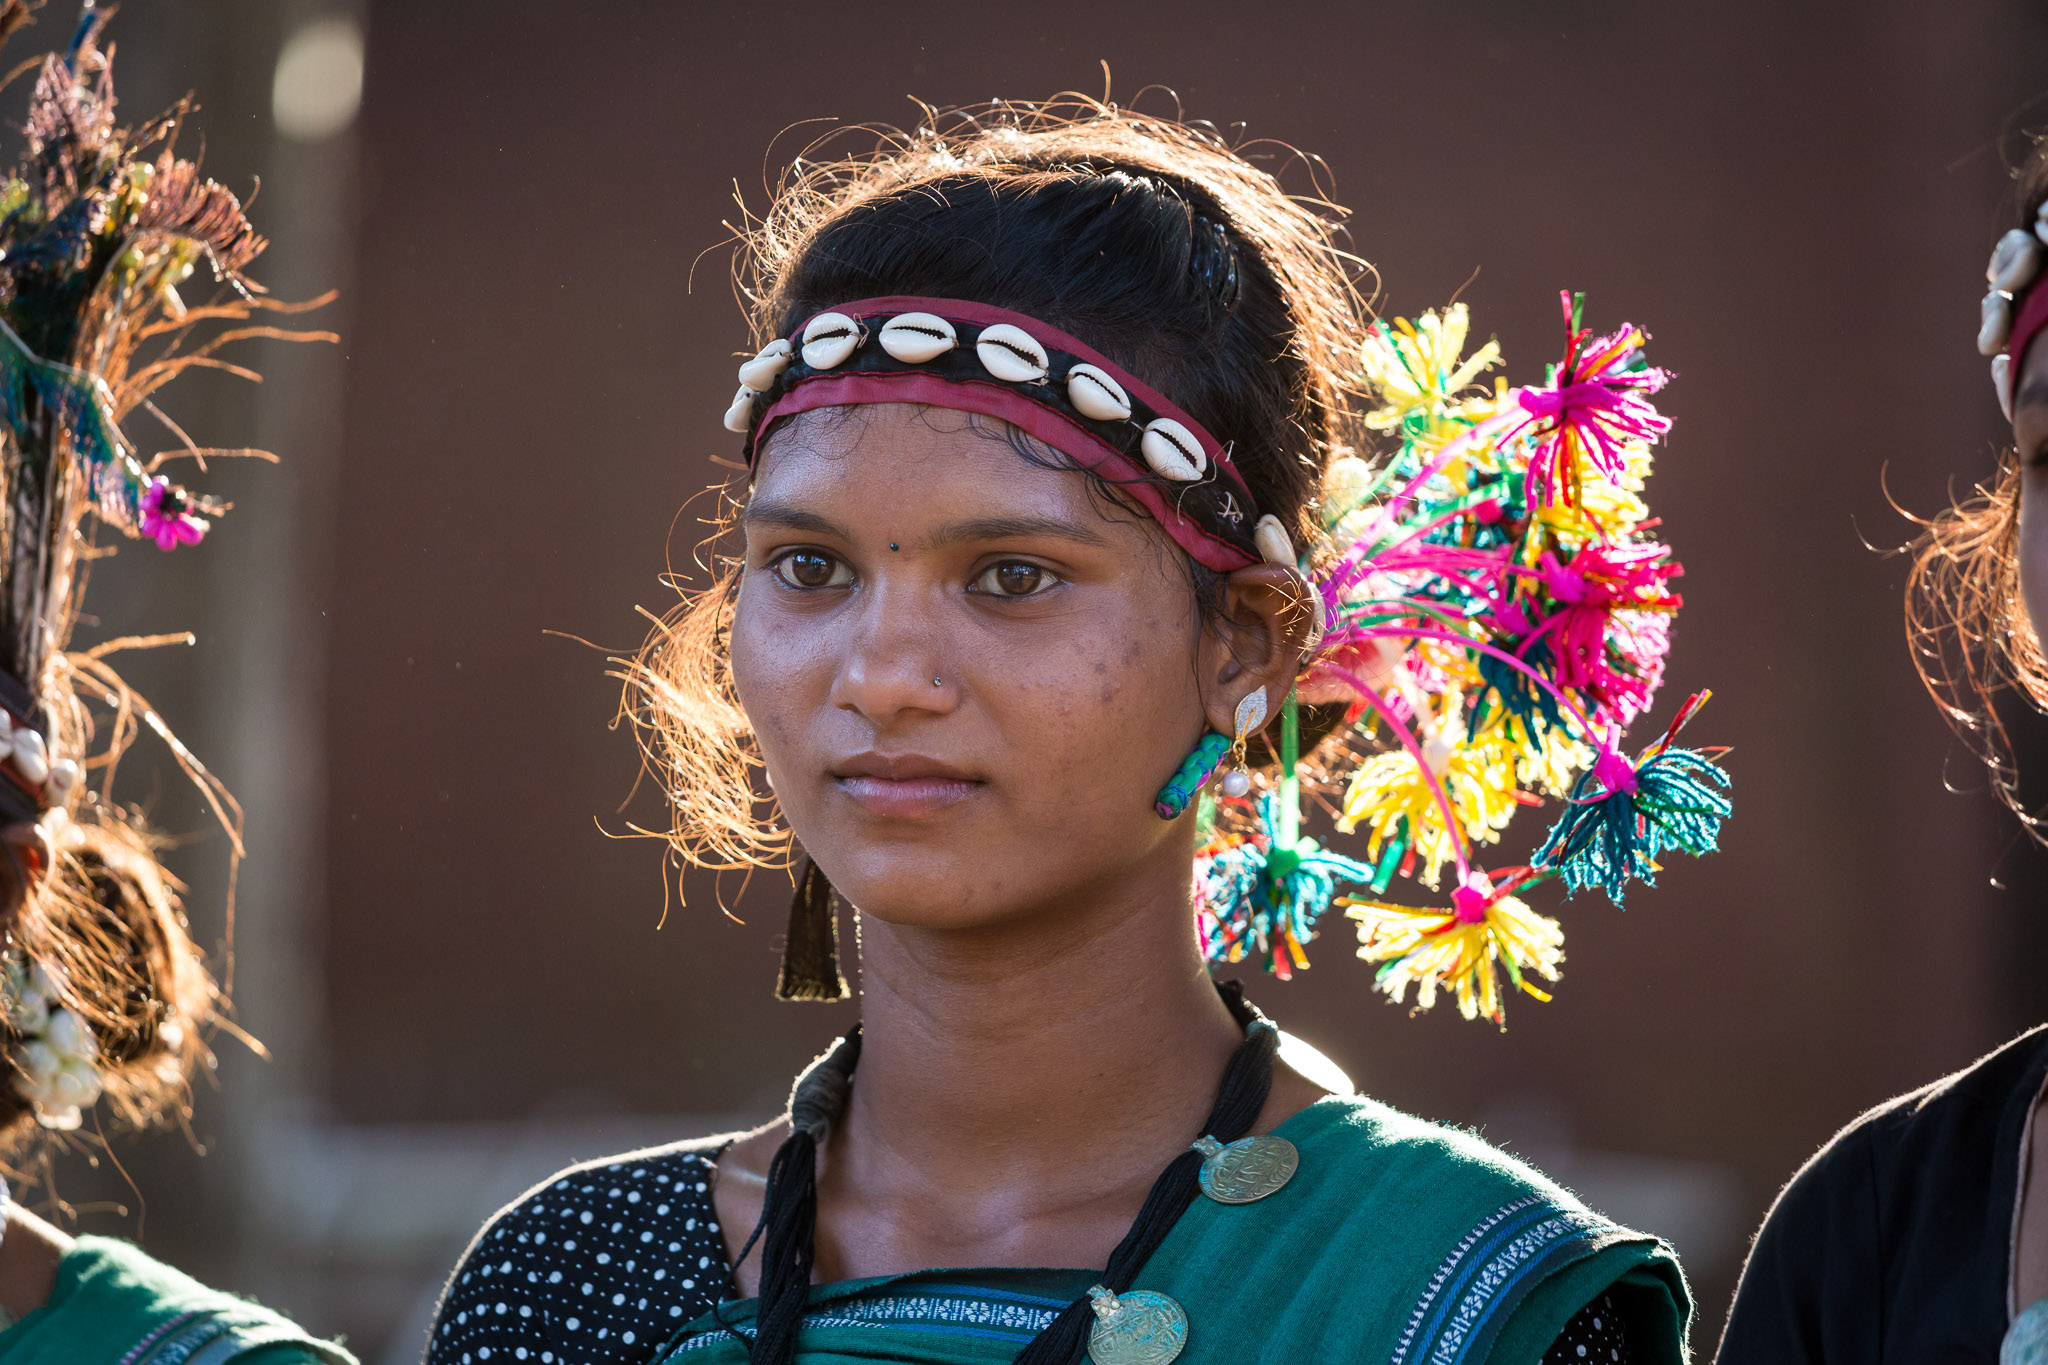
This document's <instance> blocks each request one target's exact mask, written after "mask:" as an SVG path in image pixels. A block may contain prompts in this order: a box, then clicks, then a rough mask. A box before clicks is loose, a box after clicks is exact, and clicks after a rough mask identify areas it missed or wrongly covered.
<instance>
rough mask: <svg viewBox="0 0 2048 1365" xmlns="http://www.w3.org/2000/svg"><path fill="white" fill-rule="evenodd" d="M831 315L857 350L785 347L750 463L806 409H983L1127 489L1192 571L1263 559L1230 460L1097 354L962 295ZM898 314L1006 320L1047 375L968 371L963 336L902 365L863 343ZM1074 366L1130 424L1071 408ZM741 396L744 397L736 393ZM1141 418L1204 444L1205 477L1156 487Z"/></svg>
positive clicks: (876, 302) (1186, 419)
mask: <svg viewBox="0 0 2048 1365" xmlns="http://www.w3.org/2000/svg"><path fill="white" fill-rule="evenodd" d="M830 311H831V312H834V313H840V314H844V315H845V316H846V317H849V318H851V319H853V320H854V321H855V322H856V323H858V324H860V328H861V336H860V344H856V346H855V350H854V353H853V354H852V355H849V356H848V357H846V358H845V359H843V360H842V361H841V362H840V363H839V364H838V365H837V366H835V367H833V368H824V369H813V368H811V367H809V366H807V365H805V364H803V363H802V362H801V360H800V357H801V355H802V351H803V341H802V338H803V335H804V330H805V327H808V326H809V325H810V321H811V320H809V319H807V320H806V322H805V326H804V327H799V328H798V329H797V330H796V332H795V333H793V334H792V335H791V336H790V337H789V338H788V339H787V346H788V348H789V349H788V354H789V356H790V364H789V366H788V368H786V369H784V370H783V371H782V372H781V373H780V374H779V375H778V376H777V377H776V379H775V381H774V383H773V385H772V387H769V388H767V389H766V390H765V391H764V392H763V394H762V397H763V398H765V399H766V400H767V401H766V402H765V404H763V403H756V404H755V410H754V415H753V417H752V420H751V423H750V425H749V429H748V437H747V462H748V464H749V465H751V464H752V463H753V459H754V453H755V451H756V450H757V449H758V448H759V446H760V443H761V441H762V439H763V438H764V437H765V436H766V435H767V434H768V432H769V430H770V429H771V428H772V427H773V426H774V425H775V423H776V422H778V421H780V420H781V419H783V418H785V417H790V416H794V415H795V414H797V413H799V412H809V411H811V410H812V409H814V408H825V407H840V406H845V405H849V404H856V403H926V404H929V405H931V406H933V407H939V408H950V409H953V410H954V411H958V412H972V413H979V414H981V415H982V416H985V417H995V418H999V419H1001V420H1002V421H1005V422H1008V423H1010V424H1011V425H1012V426H1015V427H1017V428H1018V429H1019V430H1021V431H1023V432H1025V433H1027V434H1028V435H1030V436H1032V437H1035V438H1036V439H1038V440H1040V441H1043V442H1044V443H1045V444H1047V445H1049V446H1051V447H1052V448H1053V449H1055V450H1058V451H1060V452H1062V453H1063V454H1066V455H1068V456H1070V457H1072V459H1073V460H1074V462H1075V463H1076V464H1078V465H1080V466H1081V467H1082V468H1083V469H1087V470H1091V471H1093V472H1095V473H1096V474H1099V475H1101V476H1103V477H1104V478H1106V479H1108V480H1109V481H1110V482H1111V483H1113V484H1115V485H1116V486H1117V487H1118V488H1120V489H1122V490H1124V491H1125V492H1128V493H1129V494H1130V495H1131V497H1132V498H1133V499H1135V500H1136V501H1137V502H1138V503H1139V504H1140V505H1141V506H1142V507H1144V509H1145V510H1146V511H1147V512H1149V513H1150V514H1151V515H1152V516H1153V518H1154V519H1156V520H1157V521H1158V522H1159V524H1160V526H1161V527H1162V528H1164V529H1165V531H1166V534H1167V535H1169V536H1171V537H1172V538H1173V540H1174V543H1176V544H1177V545H1179V546H1180V547H1181V548H1182V549H1184V550H1186V551H1187V552H1188V554H1189V555H1190V556H1191V557H1192V558H1193V559H1194V560H1195V561H1196V562H1197V563H1200V564H1203V565H1206V566H1207V567H1209V568H1211V569H1215V570H1217V571H1218V572H1226V573H1227V572H1229V571H1230V570H1232V569H1242V568H1245V567H1248V566H1250V565H1253V564H1257V563H1259V562H1260V555H1259V551H1258V549H1257V546H1256V543H1255V541H1254V539H1253V523H1254V521H1255V520H1256V519H1257V509H1256V508H1255V507H1254V506H1253V504H1252V497H1251V491H1250V489H1249V488H1247V487H1246V486H1245V482H1244V478H1243V476H1242V475H1241V474H1239V473H1238V471H1237V468H1236V467H1235V466H1234V465H1233V464H1232V463H1231V462H1230V452H1229V451H1228V450H1226V449H1224V448H1223V447H1222V446H1221V445H1219V444H1218V443H1217V441H1216V438H1215V437H1213V436H1211V435H1210V434H1209V433H1208V432H1207V431H1205V430H1203V429H1202V426H1201V424H1200V423H1198V422H1196V421H1195V420H1194V419H1193V418H1192V417H1190V416H1188V415H1187V414H1186V413H1185V412H1183V411H1181V410H1180V408H1178V407H1176V406H1175V405H1174V404H1173V403H1171V402H1169V401H1167V399H1166V398H1165V397H1164V396H1162V395H1161V394H1159V393H1158V392H1156V391H1155V390H1153V389H1152V388H1150V387H1149V386H1147V385H1146V384H1144V383H1142V382H1141V381H1139V380H1138V379H1137V378H1136V377H1134V376H1132V375H1131V374H1129V373H1128V372H1127V371H1125V370H1124V369H1123V368H1122V367H1121V366H1119V365H1117V364H1116V363H1115V362H1113V361H1111V360H1109V359H1108V358H1107V357H1106V356H1103V355H1102V354H1101V353H1100V352H1098V351H1096V350H1094V349H1093V348H1091V347H1089V346H1086V345H1084V344H1082V343H1081V342H1080V341H1078V340H1076V339H1075V338H1073V337H1070V336H1068V335H1067V334H1066V333H1065V332H1062V331H1060V330H1059V329H1058V328H1055V327H1049V326H1047V325H1046V324H1045V323H1043V322H1040V321H1038V320H1037V319H1035V318H1029V317H1025V316H1023V315H1021V314H1018V313H1012V312H1010V311H1008V310H1007V309H1003V308H992V307H990V306H988V305H987V304H981V303H971V302H967V301H964V300H960V299H921V298H907V297H898V298H879V299H861V300H858V301H856V302H853V303H847V304H841V305H839V306H838V307H836V308H834V309H832V310H830ZM901 313H931V314H935V315H936V316H938V317H941V318H944V319H945V320H946V321H948V322H950V323H954V324H965V325H966V327H968V328H970V329H972V330H973V331H974V332H975V333H976V334H978V333H979V332H980V331H981V330H982V329H985V328H988V327H992V326H997V325H1003V324H1007V325H1008V326H1011V327H1016V328H1020V329H1022V330H1023V331H1024V332H1026V333H1027V334H1028V335H1029V336H1030V337H1031V338H1032V339H1034V340H1036V341H1037V342H1038V343H1039V344H1040V345H1042V346H1043V347H1044V348H1045V349H1046V351H1047V353H1048V359H1049V360H1050V361H1051V363H1050V364H1049V365H1048V366H1047V367H1046V374H1045V375H1044V377H1042V378H1040V379H1038V380H1036V381H1027V382H1021V383H1020V382H1011V381H1007V380H1003V379H1000V378H997V377H995V376H993V375H991V374H989V373H988V372H987V371H986V370H985V369H983V368H981V367H980V366H978V365H976V364H974V363H973V360H972V357H973V356H974V346H973V343H972V341H971V340H970V339H967V338H962V339H961V341H960V344H959V345H958V346H957V347H954V348H952V349H951V350H949V351H948V352H947V353H945V354H942V355H941V356H938V357H934V358H933V359H932V360H929V361H924V362H917V363H912V362H907V361H902V360H898V359H896V358H894V357H892V356H891V355H889V354H888V353H887V352H886V351H885V350H884V349H883V348H882V347H881V346H872V347H870V346H867V345H865V344H864V343H865V342H866V341H867V340H868V339H869V337H870V336H872V335H873V334H874V329H871V328H869V327H868V326H867V323H868V322H869V321H870V320H872V319H874V318H878V317H883V316H893V315H896V314H901ZM764 354H766V353H764ZM1080 364H1085V365H1091V366H1094V367H1095V368H1097V369H1099V370H1101V371H1103V372H1104V373H1106V374H1108V375H1109V376H1110V377H1111V378H1113V379H1114V380H1115V381H1116V382H1117V383H1118V384H1120V385H1121V386H1122V387H1123V389H1124V391H1125V393H1126V394H1127V395H1128V397H1129V399H1130V400H1131V404H1130V405H1131V408H1132V410H1133V416H1132V418H1130V419H1127V420H1125V421H1122V422H1110V421H1096V420H1092V419H1090V418H1088V417H1085V416H1083V415H1082V414H1080V413H1079V412H1078V411H1076V410H1075V409H1074V408H1073V407H1072V405H1071V403H1069V402H1068V401H1067V399H1066V397H1065V389H1064V388H1063V387H1062V385H1061V384H1059V383H1057V382H1055V381H1059V380H1063V379H1065V377H1066V375H1067V373H1068V372H1069V371H1070V370H1071V369H1072V368H1073V367H1074V366H1076V365H1080ZM741 396H742V397H744V396H745V391H744V390H743V391H742V395H741ZM1148 413H1149V417H1150V418H1152V419H1167V420H1169V421H1171V422H1174V423H1177V424H1178V425H1179V426H1180V427H1181V428H1182V429H1183V430H1184V431H1185V432H1186V433H1188V434H1189V435H1191V436H1192V437H1193V438H1194V439H1195V440H1196V441H1197V442H1199V443H1200V445H1201V448H1202V453H1203V455H1204V456H1205V457H1206V460H1207V464H1206V467H1205V472H1204V476H1203V477H1202V478H1200V479H1199V480H1195V481H1189V482H1171V481H1167V480H1164V479H1160V478H1157V477H1155V476H1154V475H1152V474H1151V472H1150V471H1149V470H1148V469H1147V468H1146V465H1145V461H1144V460H1143V459H1142V458H1134V452H1135V451H1136V450H1137V449H1138V447H1139V440H1140V436H1141V434H1142V429H1143V427H1144V425H1145V423H1144V421H1143V420H1141V419H1142V418H1144V417H1145V416H1146V415H1147V414H1148Z"/></svg>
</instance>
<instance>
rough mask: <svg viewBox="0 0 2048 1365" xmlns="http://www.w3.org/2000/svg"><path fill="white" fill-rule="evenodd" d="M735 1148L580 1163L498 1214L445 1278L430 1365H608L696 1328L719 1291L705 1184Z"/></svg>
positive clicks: (690, 1148) (711, 1141)
mask: <svg viewBox="0 0 2048 1365" xmlns="http://www.w3.org/2000/svg"><path fill="white" fill-rule="evenodd" d="M734 1136H735V1135H733V1134H721V1135H717V1136H713V1137H706V1138H694V1139H691V1140H688V1141H684V1142H675V1143H670V1144H667V1145H665V1146H660V1147H648V1148H643V1149H641V1150H639V1151H635V1152H624V1153H620V1154H619V1155H617V1156H609V1157H600V1158H598V1159H597V1160H595V1161H586V1162H583V1163H581V1164H579V1165H575V1166H571V1167H568V1168H567V1169H565V1170H561V1171H557V1172H556V1173H555V1174H553V1175H551V1176H549V1177H548V1178H547V1179H546V1180H543V1181H541V1182H540V1183H539V1184H538V1185H535V1186H534V1187H533V1188H532V1189H530V1190H528V1191H527V1192H526V1193H525V1194H523V1195H521V1196H519V1198H517V1199H515V1200H513V1201H512V1202H511V1203H510V1204H507V1205H506V1206H505V1207H504V1208H502V1209H500V1210H499V1211H498V1212H497V1213H496V1214H495V1215H494V1216H493V1217H492V1218H491V1220H490V1221H489V1222H487V1223H485V1224H484V1226H483V1228H482V1230H481V1231H479V1232H478V1233H477V1235H476V1238H475V1240H474V1241H472V1242H471V1243H470V1245H469V1249H468V1251H466V1252H465V1253H464V1254H463V1257H462V1259H461V1261H459V1262H458V1263H457V1264H456V1267H455V1270H454V1272H453V1273H452V1274H451V1275H450V1276H449V1279H448V1284H447V1286H446V1288H444V1289H443V1291H442V1295H441V1304H440V1307H439V1309H438V1311H437V1312H436V1313H435V1317H434V1326H433V1329H432V1333H431V1335H430V1338H429V1347H428V1357H427V1358H428V1360H429V1361H432V1362H441V1361H460V1360H463V1359H465V1358H469V1357H471V1356H473V1355H474V1356H475V1357H476V1358H482V1359H488V1358H489V1357H483V1356H481V1355H480V1353H479V1352H478V1351H477V1348H479V1347H486V1346H487V1347H490V1348H492V1349H493V1350H494V1351H495V1350H498V1349H499V1348H503V1350H504V1351H505V1352H506V1353H507V1354H509V1355H513V1356H514V1357H515V1358H516V1356H517V1350H518V1348H519V1347H522V1346H524V1347H527V1348H528V1349H529V1351H530V1352H531V1353H532V1355H533V1358H535V1359H542V1358H544V1357H542V1356H541V1355H540V1354H539V1353H540V1352H542V1351H547V1352H548V1353H550V1355H553V1354H554V1353H556V1352H565V1353H566V1354H564V1355H563V1356H562V1357H561V1358H563V1359H573V1360H577V1361H601V1360H609V1359H611V1358H613V1356H612V1353H613V1352H622V1351H623V1352H630V1351H631V1350H633V1349H634V1348H636V1347H639V1346H642V1345H644V1343H645V1342H646V1341H648V1340H650V1339H658V1336H657V1335H656V1334H657V1333H661V1334H665V1332H666V1331H667V1330H672V1329H673V1327H674V1326H675V1324H676V1323H678V1322H683V1321H688V1320H689V1319H690V1318H693V1317H695V1316H697V1314H698V1313H699V1312H700V1311H702V1308H703V1305H704V1304H705V1303H706V1302H708V1301H709V1299H710V1298H713V1297H715V1296H716V1293H717V1291H718V1290H719V1288H720V1287H721V1286H722V1285H723V1282H724V1281H723V1276H724V1274H725V1243H724V1237H723V1234H722V1233H721V1232H720V1230H719V1227H718V1220H717V1216H716V1214H715V1212H714V1211H713V1207H712V1203H711V1180H712V1175H713V1171H714V1168H715V1163H716V1162H717V1159H718V1155H719V1153H721V1152H723V1151H724V1150H725V1149H726V1148H727V1147H728V1146H730V1145H731V1143H732V1141H733V1137H734ZM621 1358H624V1357H621Z"/></svg>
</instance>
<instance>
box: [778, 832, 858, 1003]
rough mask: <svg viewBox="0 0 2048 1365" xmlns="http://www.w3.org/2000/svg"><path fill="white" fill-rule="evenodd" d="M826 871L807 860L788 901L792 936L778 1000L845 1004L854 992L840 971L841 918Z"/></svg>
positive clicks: (788, 937) (787, 941)
mask: <svg viewBox="0 0 2048 1365" xmlns="http://www.w3.org/2000/svg"><path fill="white" fill-rule="evenodd" d="M832 898H833V891H832V883H831V881H830V880H829V879H828V878H827V877H826V876H825V869H823V868H821V867H819V866H818V865H817V864H816V863H814V862H812V861H811V860H810V858H809V857H808V856H806V857H805V858H804V860H803V869H802V870H801V871H800V872H798V874H797V879H796V894H795V895H794V896H791V897H790V899H789V932H788V934H787V935H786V936H785V937H784V940H783V945H782V975H781V976H780V978H778V979H777V981H776V982H775V998H776V999H778V1000H823V1001H832V1000H844V999H846V998H847V997H848V996H850V995H852V994H853V992H851V991H849V990H848V989H847V988H846V978H845V977H844V976H843V975H841V974H840V971H839V916H838V914H837V913H836V911H835V910H834V908H833V903H832Z"/></svg>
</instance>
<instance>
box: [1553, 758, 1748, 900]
mask: <svg viewBox="0 0 2048 1365" xmlns="http://www.w3.org/2000/svg"><path fill="white" fill-rule="evenodd" d="M1727 786H1728V774H1727V773H1725V772H1723V771H1722V770H1721V769H1720V767H1719V766H1718V765H1717V764H1715V762H1714V761H1713V760H1712V759H1711V758H1708V757H1707V756H1706V755H1705V754H1703V753H1700V752H1698V751H1697V750H1693V749H1674V748H1671V747H1669V746H1668V745H1660V746H1658V747H1657V748H1654V749H1652V750H1651V751H1650V753H1649V754H1648V755H1646V756H1645V757H1644V758H1643V760H1642V762H1641V763H1639V764H1637V765H1635V766H1633V767H1631V766H1630V764H1629V762H1628V760H1627V759H1625V758H1623V757H1622V756H1621V755H1619V754H1615V753H1612V752H1609V753H1604V754H1602V755H1601V756H1600V758H1599V760H1598V761H1597V762H1595V763H1594V765H1593V768H1592V771H1590V772H1588V773H1586V774H1584V775H1583V776H1581V777H1580V778H1579V780H1578V783H1577V785H1576V786H1574V787H1573V789H1572V794H1571V796H1570V798H1569V799H1568V802H1567V804H1566V806H1565V811H1564V814H1563V815H1561V816H1560V817H1558V821H1557V823H1556V824H1555V825H1553V826H1552V827H1551V830H1550V834H1549V835H1548V837H1546V838H1545V839H1544V841H1543V846H1542V847H1541V848H1539V849H1538V850H1537V851H1536V857H1535V866H1537V867H1539V868H1544V869H1547V870H1550V871H1554V872H1556V873H1557V874H1558V875H1559V876H1561V877H1563V878H1564V884H1565V886H1566V887H1567V888H1568V889H1569V890H1571V891H1580V890H1583V889H1584V888H1586V887H1588V886H1597V887H1599V888H1600V889H1601V890H1602V891H1604V892H1605V893H1606V894H1607V898H1608V899H1609V900H1611V901H1613V902H1614V903H1615V904H1616V905H1620V904H1621V903H1622V891H1623V889H1624V888H1625V887H1626V886H1627V885H1628V882H1629V879H1630V878H1634V879H1636V880H1638V881H1641V882H1643V883H1644V884H1645V885H1651V886H1654V885H1655V884H1656V877H1655V873H1656V871H1657V859H1658V857H1659V856H1660V855H1661V854H1663V853H1665V852H1667V851H1669V850H1672V849H1676V850H1677V851H1678V852H1680V853H1690V854H1692V855H1694V856H1695V857H1697V856H1699V855H1700V854H1703V853H1712V852H1713V851H1714V849H1715V848H1716V847H1717V846H1718V845H1719V841H1720V837H1721V823H1722V822H1723V821H1724V820H1726V819H1727V818H1728V816H1729V813H1730V812H1731V811H1732V810H1733V809H1734V805H1733V803H1731V802H1730V801H1729V799H1728V797H1727V796H1726V795H1725V791H1726V788H1727Z"/></svg>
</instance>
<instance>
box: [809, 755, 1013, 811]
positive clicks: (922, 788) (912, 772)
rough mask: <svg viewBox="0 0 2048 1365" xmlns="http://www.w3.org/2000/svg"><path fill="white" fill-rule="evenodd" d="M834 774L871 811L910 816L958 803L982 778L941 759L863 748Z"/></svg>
mask: <svg viewBox="0 0 2048 1365" xmlns="http://www.w3.org/2000/svg"><path fill="white" fill-rule="evenodd" d="M832 780H833V781H834V782H835V783H837V784H838V786H839V790H841V791H843V792H845V793H846V795H847V796H848V797H849V798H851V799H852V801H853V803H854V804H855V805H857V806H859V807H860V808H861V809H862V810H864V811H866V812H867V813H868V814H870V815H879V816H882V817H884V818H887V819H897V820H910V819H916V818H917V817H919V816H924V815H933V814H936V813H937V812H939V811H942V810H945V809H947V808H948V807H950V806H957V805H959V804H960V803H961V802H962V801H965V800H966V799H967V798H968V797H970V796H972V795H974V794H975V793H976V792H977V791H980V790H981V788H982V785H983V784H982V782H981V781H980V780H979V779H977V778H975V777H972V776H970V775H969V774H967V773H964V772H962V771H960V770H959V769H958V768H954V767H950V766H948V765H947V764H944V763H941V762H939V761H938V760H936V759H930V758H923V757H920V756H917V755H897V756H890V755H885V754H861V755H858V756H857V757H854V758H851V759H848V760H847V761H846V762H844V763H840V764H837V765H835V766H834V767H833V769H832Z"/></svg>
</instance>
